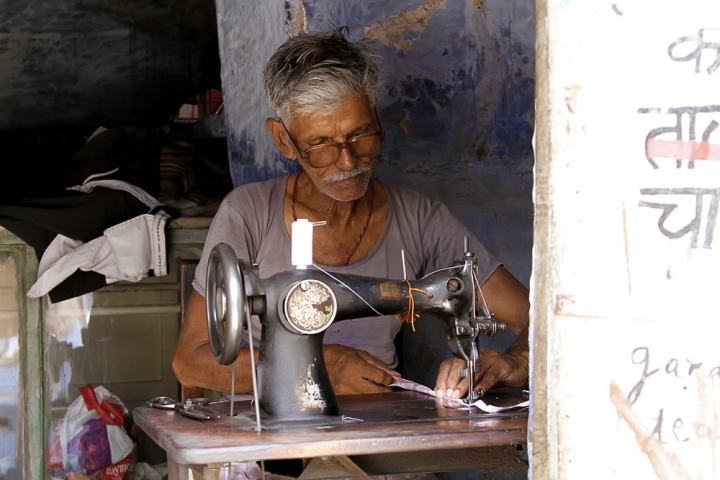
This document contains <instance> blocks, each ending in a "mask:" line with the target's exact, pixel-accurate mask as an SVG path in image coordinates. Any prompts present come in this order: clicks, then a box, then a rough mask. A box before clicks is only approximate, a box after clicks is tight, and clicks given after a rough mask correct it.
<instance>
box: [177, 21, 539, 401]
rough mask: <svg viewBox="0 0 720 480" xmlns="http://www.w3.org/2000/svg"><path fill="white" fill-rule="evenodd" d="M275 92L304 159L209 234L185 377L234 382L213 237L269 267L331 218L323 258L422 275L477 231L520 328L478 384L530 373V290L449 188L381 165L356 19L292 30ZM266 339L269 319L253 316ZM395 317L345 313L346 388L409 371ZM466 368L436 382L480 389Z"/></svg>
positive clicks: (514, 325) (267, 80)
mask: <svg viewBox="0 0 720 480" xmlns="http://www.w3.org/2000/svg"><path fill="white" fill-rule="evenodd" d="M264 89H265V94H266V96H267V98H268V100H269V102H270V105H271V106H272V108H273V110H274V111H275V112H276V114H277V117H278V118H277V119H274V118H268V119H267V120H266V122H265V124H266V126H267V128H268V130H269V131H270V133H271V134H272V136H273V138H274V140H275V143H276V144H277V147H278V148H279V149H280V152H281V153H282V154H283V155H284V156H286V157H288V158H296V159H297V161H298V163H299V164H300V166H301V167H302V170H301V171H300V173H297V174H295V175H290V176H284V177H280V178H275V179H272V180H268V181H264V182H258V183H253V184H248V185H243V186H240V187H238V188H236V189H235V190H234V191H233V192H232V193H230V194H229V195H228V196H227V197H226V198H225V200H224V202H223V204H222V206H221V207H220V209H219V211H218V213H217V215H216V217H215V219H214V221H213V223H212V226H211V227H210V231H209V233H208V237H207V241H206V243H205V250H204V251H203V255H202V258H201V259H200V263H199V265H198V268H197V273H196V277H195V281H194V282H193V286H194V289H195V291H193V292H192V295H191V298H190V302H189V305H188V309H187V315H186V318H185V321H184V324H183V327H182V330H181V332H180V336H179V338H178V344H177V349H176V352H175V358H174V360H173V369H174V370H175V374H176V375H177V377H178V379H179V380H180V382H181V383H183V384H186V385H195V386H201V387H205V388H210V389H213V390H218V391H223V392H229V390H230V385H231V378H230V376H231V367H226V366H221V365H219V364H218V363H217V362H216V361H215V359H214V357H213V354H212V351H211V349H210V346H209V341H208V332H207V324H206V320H205V297H204V295H205V275H206V271H207V261H208V255H209V252H210V250H211V249H212V248H213V246H214V245H216V244H217V243H220V242H224V243H227V244H229V245H230V246H231V247H232V248H233V249H234V250H235V253H236V254H237V255H238V257H239V258H242V259H245V260H247V261H249V262H250V263H254V264H258V265H259V271H260V276H261V277H263V278H266V277H269V276H271V275H273V274H275V273H276V272H279V271H283V270H288V269H290V268H292V266H291V264H290V247H291V237H290V232H291V224H292V222H293V221H294V220H295V219H297V218H306V219H309V220H310V221H312V222H318V221H324V222H326V223H325V225H324V226H321V227H316V228H315V232H314V246H313V259H314V262H315V263H317V264H321V265H322V266H323V268H324V269H328V270H330V271H333V272H342V273H353V274H359V275H366V276H373V277H385V278H397V279H402V278H403V265H402V262H401V260H400V258H401V257H400V251H401V250H404V251H405V258H406V263H407V278H408V279H410V280H413V279H418V278H421V277H422V276H424V275H425V274H428V273H430V272H432V271H434V270H437V269H439V268H444V267H448V266H450V265H451V264H452V261H453V259H455V258H456V257H459V256H460V255H461V254H462V246H463V238H464V237H465V236H468V237H469V238H470V245H471V250H472V251H474V252H475V254H476V256H477V258H478V263H479V270H480V282H481V285H482V287H481V288H482V293H483V295H484V298H485V299H486V301H487V304H488V305H489V308H490V310H491V312H492V313H493V314H494V315H495V317H496V318H497V319H499V320H503V321H505V322H506V323H507V324H508V326H509V327H510V328H511V329H512V330H513V331H514V332H515V333H516V334H518V338H519V339H518V341H517V342H516V343H515V344H514V345H513V346H512V347H511V348H510V350H509V351H507V352H505V353H504V354H503V353H499V352H495V351H491V350H484V349H483V350H482V351H481V357H480V358H481V360H480V365H478V368H477V372H478V373H477V376H476V378H475V379H474V382H473V383H474V385H473V387H474V388H475V389H476V390H479V391H481V392H482V391H485V390H487V389H488V388H490V387H491V386H492V385H494V384H496V383H499V384H502V385H507V386H522V385H524V384H525V383H526V382H527V378H528V340H527V327H528V311H529V303H528V292H527V290H526V289H525V287H523V286H522V285H521V284H520V283H519V282H518V281H517V280H516V279H515V278H514V277H513V276H512V275H511V274H510V273H508V272H507V271H506V270H505V269H504V268H503V267H502V266H501V265H500V263H499V262H498V261H497V260H495V259H494V258H493V257H492V256H491V255H490V254H489V253H488V252H487V251H486V250H485V248H484V247H483V246H482V245H481V244H480V243H479V242H478V241H477V239H476V238H475V237H474V236H473V235H472V234H471V233H469V232H468V230H467V229H466V228H465V227H464V226H463V225H462V224H461V223H460V222H459V221H458V220H457V219H456V218H455V217H453V216H452V215H451V214H450V212H449V211H448V209H447V208H446V207H445V206H444V205H443V204H441V203H439V202H434V201H431V200H430V199H428V198H427V197H425V196H423V195H421V194H419V193H416V192H413V191H410V190H406V189H403V188H399V187H395V186H392V185H388V184H385V183H382V182H380V181H379V180H377V179H374V178H372V170H373V160H374V157H373V156H374V154H375V153H376V152H377V151H378V150H379V148H380V146H381V144H382V141H383V138H384V133H385V132H384V130H383V128H382V124H381V122H380V118H379V117H378V115H377V111H376V110H375V101H376V97H377V91H378V72H377V67H376V65H375V63H374V62H373V60H372V52H371V51H370V49H369V48H368V47H367V46H366V45H364V44H362V43H352V42H349V41H348V40H347V39H346V38H345V36H344V31H343V29H337V30H335V31H333V32H329V33H315V34H301V35H299V36H296V37H293V38H290V39H289V40H287V41H286V42H285V43H284V44H283V45H282V46H281V47H280V48H279V49H278V50H277V51H276V52H275V54H274V55H273V56H272V58H271V59H270V61H269V62H268V64H267V66H266V67H265V71H264ZM253 322H255V323H254V326H255V328H254V330H253V332H254V333H256V335H257V336H256V338H253V339H246V341H254V342H255V344H258V343H259V340H260V338H259V336H260V335H259V332H260V328H259V327H260V325H259V323H258V320H257V318H253ZM400 327H401V323H400V322H398V321H397V320H395V319H394V318H393V317H372V318H363V319H355V320H348V321H344V322H337V323H335V324H333V325H331V327H330V328H329V329H328V330H327V331H326V333H325V339H324V341H325V346H324V357H325V363H326V365H327V369H328V372H329V374H330V379H331V381H332V384H333V387H334V389H335V392H336V393H338V394H352V393H373V392H386V391H390V390H391V388H390V387H388V385H389V384H390V383H391V382H392V380H393V377H396V376H399V375H398V373H397V372H395V371H394V370H393V368H394V367H395V366H396V365H397V362H398V360H397V357H396V355H395V348H394V343H393V340H394V337H395V335H396V334H397V333H398V331H399V330H400ZM249 357H250V353H249V349H246V348H243V349H242V350H241V353H240V356H239V358H238V361H237V368H236V379H235V393H247V392H251V391H252V381H251V373H250V358H249ZM459 368H464V364H463V362H460V361H458V360H456V359H452V358H451V359H447V360H445V361H444V362H443V363H442V365H441V367H440V373H439V376H438V379H437V384H436V386H435V388H436V390H437V391H438V393H439V394H440V395H446V396H449V397H454V398H460V397H462V396H464V395H465V394H466V392H467V389H468V382H467V380H466V379H463V380H460V379H459V378H458V377H457V370H458V369H459Z"/></svg>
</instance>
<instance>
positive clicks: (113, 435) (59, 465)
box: [50, 385, 134, 480]
mask: <svg viewBox="0 0 720 480" xmlns="http://www.w3.org/2000/svg"><path fill="white" fill-rule="evenodd" d="M79 390H80V393H81V396H80V397H78V398H77V399H75V401H74V402H73V403H72V404H71V405H70V408H68V411H67V412H66V413H65V416H64V417H63V419H62V420H61V421H60V423H59V424H58V426H57V427H56V428H55V432H54V433H56V436H55V438H54V439H53V445H52V446H51V457H52V459H51V462H50V463H51V464H54V465H51V468H52V470H53V477H54V478H62V477H58V473H61V472H67V478H68V479H72V480H84V479H86V478H91V479H93V480H94V479H97V480H110V479H121V478H124V477H125V474H126V473H127V471H128V468H129V466H130V460H131V459H132V452H133V447H134V445H133V442H132V440H131V439H130V437H129V436H128V435H127V433H125V429H124V428H123V424H124V415H125V414H126V413H127V408H125V405H123V403H122V402H121V401H120V399H119V398H118V397H117V396H115V395H113V394H112V393H110V392H109V391H108V390H107V389H106V388H105V387H97V388H95V389H93V388H92V386H91V385H86V386H84V387H80V388H79ZM53 447H54V448H53ZM58 447H59V448H58Z"/></svg>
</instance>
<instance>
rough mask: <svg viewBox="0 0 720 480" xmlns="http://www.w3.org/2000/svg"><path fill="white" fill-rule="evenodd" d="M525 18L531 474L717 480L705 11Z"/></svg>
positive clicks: (558, 9)
mask: <svg viewBox="0 0 720 480" xmlns="http://www.w3.org/2000/svg"><path fill="white" fill-rule="evenodd" d="M538 20H539V22H538V47H539V48H538V52H539V53H538V67H539V68H538V112H539V114H538V130H537V132H538V135H537V147H538V150H537V152H538V157H537V158H538V161H537V177H536V178H537V185H536V192H537V202H536V203H537V212H536V215H537V230H536V235H535V239H536V244H535V252H536V255H535V259H534V262H535V266H534V268H533V290H534V296H533V302H534V305H533V315H534V316H533V319H534V331H533V348H534V358H535V363H534V369H535V370H534V372H533V411H532V419H533V424H534V430H533V433H532V435H531V438H532V447H533V455H532V458H533V472H532V473H533V477H532V478H534V479H536V480H539V479H576V478H584V479H585V478H586V479H609V478H613V479H638V478H642V479H653V478H662V479H698V480H699V479H718V478H720V463H719V462H718V459H720V450H718V446H717V444H718V438H719V437H718V434H719V433H720V430H719V428H718V416H717V415H718V411H719V409H718V406H719V400H720V350H719V349H718V338H720V321H719V320H720V318H719V315H718V309H717V301H716V298H717V291H718V289H717V286H718V283H719V282H720V244H719V242H718V229H717V215H718V205H719V204H720V162H718V161H719V160H720V134H718V131H717V127H718V124H719V123H720V101H719V100H720V99H719V97H718V89H719V87H720V71H718V70H719V69H718V67H720V61H719V57H718V45H720V43H718V41H719V39H720V4H719V3H718V2H717V1H713V0H694V1H690V2H682V3H679V2H675V1H671V0H661V1H658V0H634V1H629V0H628V1H617V2H614V3H610V2H605V1H601V0H584V1H575V0H564V1H561V2H557V1H547V0H543V1H541V2H538ZM541 56H542V58H540V57H541Z"/></svg>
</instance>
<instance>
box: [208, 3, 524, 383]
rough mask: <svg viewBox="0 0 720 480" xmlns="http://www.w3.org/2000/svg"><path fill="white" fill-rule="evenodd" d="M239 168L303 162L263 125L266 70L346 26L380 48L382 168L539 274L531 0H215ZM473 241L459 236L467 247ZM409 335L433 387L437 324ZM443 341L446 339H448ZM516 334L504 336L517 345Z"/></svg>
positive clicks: (409, 363) (413, 360) (249, 174)
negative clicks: (299, 42)
mask: <svg viewBox="0 0 720 480" xmlns="http://www.w3.org/2000/svg"><path fill="white" fill-rule="evenodd" d="M217 6H218V24H219V26H220V28H219V35H220V52H221V59H222V81H223V91H224V93H225V102H226V109H227V110H226V111H227V120H228V132H229V134H228V135H229V138H228V140H229V148H230V155H231V171H232V174H233V180H234V183H235V184H236V185H240V184H243V183H247V182H252V181H256V180H261V179H265V178H269V177H273V176H277V175H281V174H284V173H287V172H294V171H295V170H296V167H295V166H294V165H293V164H292V163H291V162H289V161H287V160H286V159H284V158H283V157H281V156H280V154H279V152H277V148H276V147H275V145H274V143H273V141H272V138H271V137H270V135H269V134H268V132H267V131H266V129H265V126H264V119H265V118H266V117H269V116H273V113H272V111H271V110H270V108H269V106H268V104H267V101H266V100H265V98H264V97H263V96H262V88H261V78H262V68H263V66H264V64H265V62H266V61H267V59H268V58H269V57H270V56H271V55H272V53H273V52H274V51H275V49H276V48H277V47H278V46H279V45H280V44H281V43H282V42H284V41H285V39H286V38H287V37H288V35H289V34H292V33H295V32H299V31H302V30H306V31H316V30H329V29H331V28H332V27H333V26H340V25H347V26H348V27H349V29H350V37H351V38H352V39H353V40H360V39H362V38H365V39H368V40H369V41H371V42H372V44H373V45H374V47H375V48H376V49H377V52H378V55H379V59H378V63H379V64H380V67H381V80H382V88H381V91H380V94H379V100H378V111H379V114H380V116H381V119H382V121H383V125H384V127H385V129H386V130H387V138H386V141H385V144H384V146H383V149H382V150H381V152H380V153H381V155H380V157H379V158H378V162H377V168H376V172H377V176H378V177H379V178H381V179H382V180H386V181H388V182H391V183H395V184H398V185H403V186H407V187H410V188H413V189H417V190H420V191H423V192H425V193H426V194H427V195H429V196H430V197H432V198H435V199H438V200H442V201H444V202H445V203H447V204H448V206H449V207H450V209H451V210H452V211H453V213H454V214H455V215H456V216H458V217H459V218H460V219H461V220H463V221H464V222H465V223H466V224H467V225H468V226H469V227H470V228H471V229H472V231H473V232H474V233H475V234H476V235H477V236H478V238H480V239H481V240H482V241H483V242H484V243H485V245H486V246H487V247H488V249H489V250H490V251H491V252H492V253H493V254H495V255H496V256H498V257H499V258H501V259H502V260H503V262H504V263H505V265H506V267H507V268H508V269H509V270H510V271H511V272H513V273H514V274H515V275H516V276H517V277H518V278H519V279H520V280H521V281H522V282H524V283H525V284H527V283H528V281H529V277H530V264H531V248H532V223H533V205H532V199H531V193H532V168H533V154H532V147H531V137H532V131H533V115H534V110H533V106H534V104H533V102H534V63H535V60H534V51H535V50H534V48H535V30H534V21H535V7H534V2H533V1H532V0H513V1H507V0H485V1H482V0H474V1H472V0H411V1H386V0H353V1H344V2H337V1H334V0H291V1H287V2H282V1H279V0H275V1H272V2H265V3H264V4H263V5H259V3H258V2H254V1H251V0H241V1H236V0H218V2H217ZM461 249H462V245H459V246H458V253H461V252H460V250H461ZM422 323H423V325H422V326H421V327H420V333H419V334H415V335H413V334H412V332H406V334H405V346H404V347H405V357H406V370H407V371H406V374H409V376H412V377H415V378H418V379H421V380H422V381H425V382H426V383H432V384H434V381H435V375H436V373H435V372H436V371H437V364H438V363H439V361H438V359H439V358H445V357H446V356H448V355H449V353H448V352H447V351H446V349H445V347H444V343H443V342H442V341H437V340H436V339H437V338H438V333H437V332H439V329H440V326H439V323H438V322H434V321H428V322H422ZM440 338H442V335H440ZM510 340H511V339H509V338H508V339H500V340H499V343H500V344H502V343H507V342H509V341H510Z"/></svg>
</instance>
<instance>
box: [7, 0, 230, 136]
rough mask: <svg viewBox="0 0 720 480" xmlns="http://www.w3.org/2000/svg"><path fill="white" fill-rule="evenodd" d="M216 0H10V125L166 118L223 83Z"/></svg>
mask: <svg viewBox="0 0 720 480" xmlns="http://www.w3.org/2000/svg"><path fill="white" fill-rule="evenodd" d="M216 32H217V29H216V26H215V8H214V4H213V2H212V0H163V1H161V2H153V1H149V0H130V1H118V0H87V1H79V0H66V1H51V0H44V1H33V2H28V1H23V0H2V1H0V64H1V65H2V68H0V104H2V105H3V108H2V109H0V130H8V129H18V128H23V129H29V128H33V129H34V128H43V127H53V126H57V125H64V126H68V125H69V126H79V125H82V126H97V125H99V124H106V125H107V124H111V125H117V124H123V123H124V122H129V121H137V120H140V119H147V118H148V117H154V118H158V117H159V118H164V116H165V115H167V114H168V113H171V112H173V111H176V109H177V108H178V107H179V105H180V104H181V103H183V102H185V101H186V100H187V98H188V97H192V96H194V95H195V94H196V93H198V90H199V89H200V88H207V87H209V86H213V83H215V84H216V83H218V82H217V80H215V78H216V77H217V70H218V68H219V65H218V64H217V43H216V42H217V40H216V35H217V33H216Z"/></svg>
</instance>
